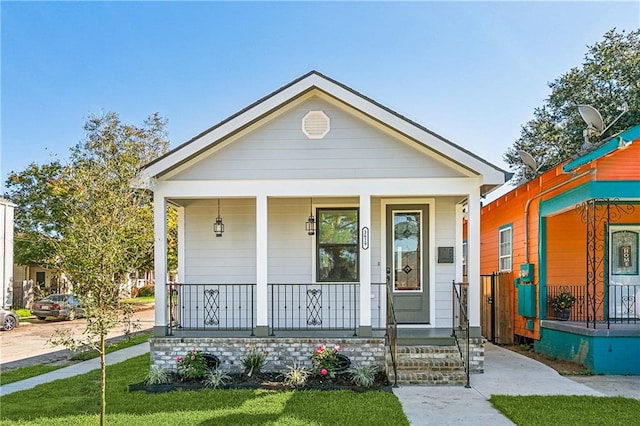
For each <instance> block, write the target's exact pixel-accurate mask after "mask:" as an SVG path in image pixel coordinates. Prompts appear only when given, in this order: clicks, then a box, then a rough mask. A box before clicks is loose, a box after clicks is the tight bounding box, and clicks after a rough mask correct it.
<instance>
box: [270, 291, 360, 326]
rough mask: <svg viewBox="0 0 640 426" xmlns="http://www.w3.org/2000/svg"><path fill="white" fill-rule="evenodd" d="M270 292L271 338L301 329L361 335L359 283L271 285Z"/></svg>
mask: <svg viewBox="0 0 640 426" xmlns="http://www.w3.org/2000/svg"><path fill="white" fill-rule="evenodd" d="M268 293H269V299H270V300H269V304H270V310H271V312H270V318H269V324H270V325H269V327H270V335H275V332H276V331H297V330H353V335H354V336H357V334H358V314H359V303H360V284H359V283H317V284H269V285H268Z"/></svg>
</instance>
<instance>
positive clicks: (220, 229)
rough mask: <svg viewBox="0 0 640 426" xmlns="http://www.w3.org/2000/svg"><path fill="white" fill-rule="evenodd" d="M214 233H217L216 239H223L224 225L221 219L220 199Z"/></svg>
mask: <svg viewBox="0 0 640 426" xmlns="http://www.w3.org/2000/svg"><path fill="white" fill-rule="evenodd" d="M213 232H215V234H216V237H222V233H223V232H224V223H222V218H221V217H220V199H219V198H218V217H216V221H215V223H214V224H213Z"/></svg>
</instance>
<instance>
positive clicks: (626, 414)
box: [489, 395, 640, 426]
mask: <svg viewBox="0 0 640 426" xmlns="http://www.w3.org/2000/svg"><path fill="white" fill-rule="evenodd" d="M489 401H490V402H491V404H493V406H494V407H495V408H497V409H498V410H500V412H502V414H504V415H505V416H507V417H508V418H509V419H510V420H511V421H512V422H514V423H515V424H517V425H518V426H538V425H540V426H542V425H581V426H583V425H599V426H608V425H630V424H637V422H638V413H640V400H637V399H631V398H623V397H619V396H616V397H598V396H575V395H574V396H571V395H545V396H507V395H493V396H491V398H490V399H489Z"/></svg>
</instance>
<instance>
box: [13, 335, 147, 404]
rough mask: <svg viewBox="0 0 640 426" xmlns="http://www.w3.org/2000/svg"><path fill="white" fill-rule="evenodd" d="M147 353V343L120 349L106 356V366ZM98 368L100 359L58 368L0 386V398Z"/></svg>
mask: <svg viewBox="0 0 640 426" xmlns="http://www.w3.org/2000/svg"><path fill="white" fill-rule="evenodd" d="M145 353H149V342H146V343H141V344H139V345H136V346H131V347H129V348H125V349H120V350H119V351H115V352H112V353H110V354H107V365H111V364H117V363H119V362H122V361H124V360H127V359H129V358H133V357H136V356H138V355H142V354H145ZM99 368H100V358H93V359H90V360H88V361H82V362H79V363H77V364H73V365H70V366H68V367H64V368H60V369H58V370H54V371H51V372H49V373H46V374H42V375H40V376H35V377H31V378H29V379H25V380H21V381H19V382H13V383H9V384H7V385H4V386H0V396H3V395H8V394H10V393H13V392H18V391H21V390H25V389H31V388H33V387H35V386H37V385H39V384H42V383H47V382H53V381H54V380H58V379H66V378H67V377H71V376H77V375H79V374H85V373H88V372H89V371H92V370H97V369H99Z"/></svg>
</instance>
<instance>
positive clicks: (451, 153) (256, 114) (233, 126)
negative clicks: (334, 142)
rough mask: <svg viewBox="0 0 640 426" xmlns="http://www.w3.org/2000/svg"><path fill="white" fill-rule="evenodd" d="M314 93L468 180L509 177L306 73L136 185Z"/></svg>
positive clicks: (148, 170)
mask: <svg viewBox="0 0 640 426" xmlns="http://www.w3.org/2000/svg"><path fill="white" fill-rule="evenodd" d="M313 90H318V91H320V92H322V93H324V94H326V95H328V96H330V97H332V98H334V99H336V100H338V101H340V102H342V103H344V104H346V105H348V106H350V107H351V108H354V109H356V110H357V111H359V112H360V113H362V114H365V115H366V116H368V117H370V118H372V119H373V120H375V121H377V122H379V123H381V124H383V125H385V126H388V127H389V128H391V129H394V130H395V131H397V132H399V133H401V134H403V135H404V136H406V137H408V138H410V139H411V140H413V141H415V142H416V143H418V144H421V145H422V146H424V147H427V148H428V149H430V150H432V151H434V152H436V153H437V154H439V155H441V156H443V157H445V158H447V159H449V160H450V161H452V162H454V163H456V164H458V165H459V166H461V167H462V168H464V169H466V170H468V171H469V173H470V174H471V175H483V177H484V182H483V184H485V185H488V186H495V185H500V184H502V183H504V182H505V181H506V180H508V179H509V178H510V175H511V174H510V173H508V172H506V171H504V170H502V169H500V168H499V167H497V166H495V165H493V164H491V163H489V162H488V161H486V160H484V159H482V158H480V157H478V156H477V155H475V154H473V153H471V152H470V151H468V150H466V149H464V148H462V147H460V146H459V145H456V144H454V143H453V142H451V141H449V140H447V139H445V138H443V137H442V136H440V135H438V134H436V133H434V132H432V131H431V130H429V129H427V128H425V127H423V126H421V125H419V124H417V123H415V122H414V121H411V120H409V119H408V118H406V117H404V116H402V115H400V114H398V113H397V112H395V111H393V110H391V109H389V108H387V107H385V106H383V105H381V104H379V103H377V102H376V101H374V100H372V99H370V98H368V97H366V96H364V95H362V94H360V93H358V92H356V91H355V90H353V89H351V88H350V87H348V86H345V85H344V84H342V83H339V82H337V81H335V80H333V79H331V78H329V77H327V76H325V75H323V74H321V73H319V72H317V71H311V72H309V73H307V74H305V75H303V76H302V77H300V78H298V79H296V80H294V81H292V82H290V83H289V84H287V85H285V86H283V87H281V88H280V89H278V90H276V91H274V92H273V93H271V94H269V95H267V96H265V97H263V98H262V99H259V100H258V101H256V102H254V103H253V104H251V105H249V106H248V107H246V108H244V109H243V110H241V111H239V112H238V113H236V114H234V115H232V116H230V117H229V118H227V119H225V120H223V121H221V122H220V123H218V124H216V125H215V126H213V127H211V128H209V129H207V130H205V131H204V132H202V133H200V134H199V135H197V136H196V137H194V138H192V139H191V140H189V141H187V142H185V143H183V144H182V145H180V146H178V147H176V148H175V149H173V150H171V151H170V152H168V153H167V154H165V155H163V156H162V157H159V158H158V159H156V160H154V161H152V162H151V163H149V164H147V165H146V166H145V167H144V168H143V170H142V172H141V173H140V176H139V178H140V180H141V181H142V182H144V181H147V180H148V179H150V178H154V177H160V176H162V175H164V174H166V173H167V172H169V171H171V170H173V169H175V168H176V167H178V166H180V165H181V164H184V163H185V162H187V161H189V160H191V159H193V158H195V157H197V156H198V155H200V154H202V153H204V152H205V151H207V150H208V149H210V148H211V147H213V146H215V145H216V144H217V143H219V142H220V141H222V140H224V139H225V138H227V137H229V136H230V135H233V134H235V133H237V132H238V131H239V130H242V129H244V128H246V127H248V126H250V125H251V124H253V123H255V122H257V121H258V120H260V119H262V118H264V117H266V116H268V115H269V114H271V113H273V112H274V111H276V110H277V109H278V108H280V107H282V106H284V105H287V104H288V103H290V102H292V101H293V100H295V99H297V98H299V97H301V96H303V95H305V94H307V93H309V92H310V91H313Z"/></svg>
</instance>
